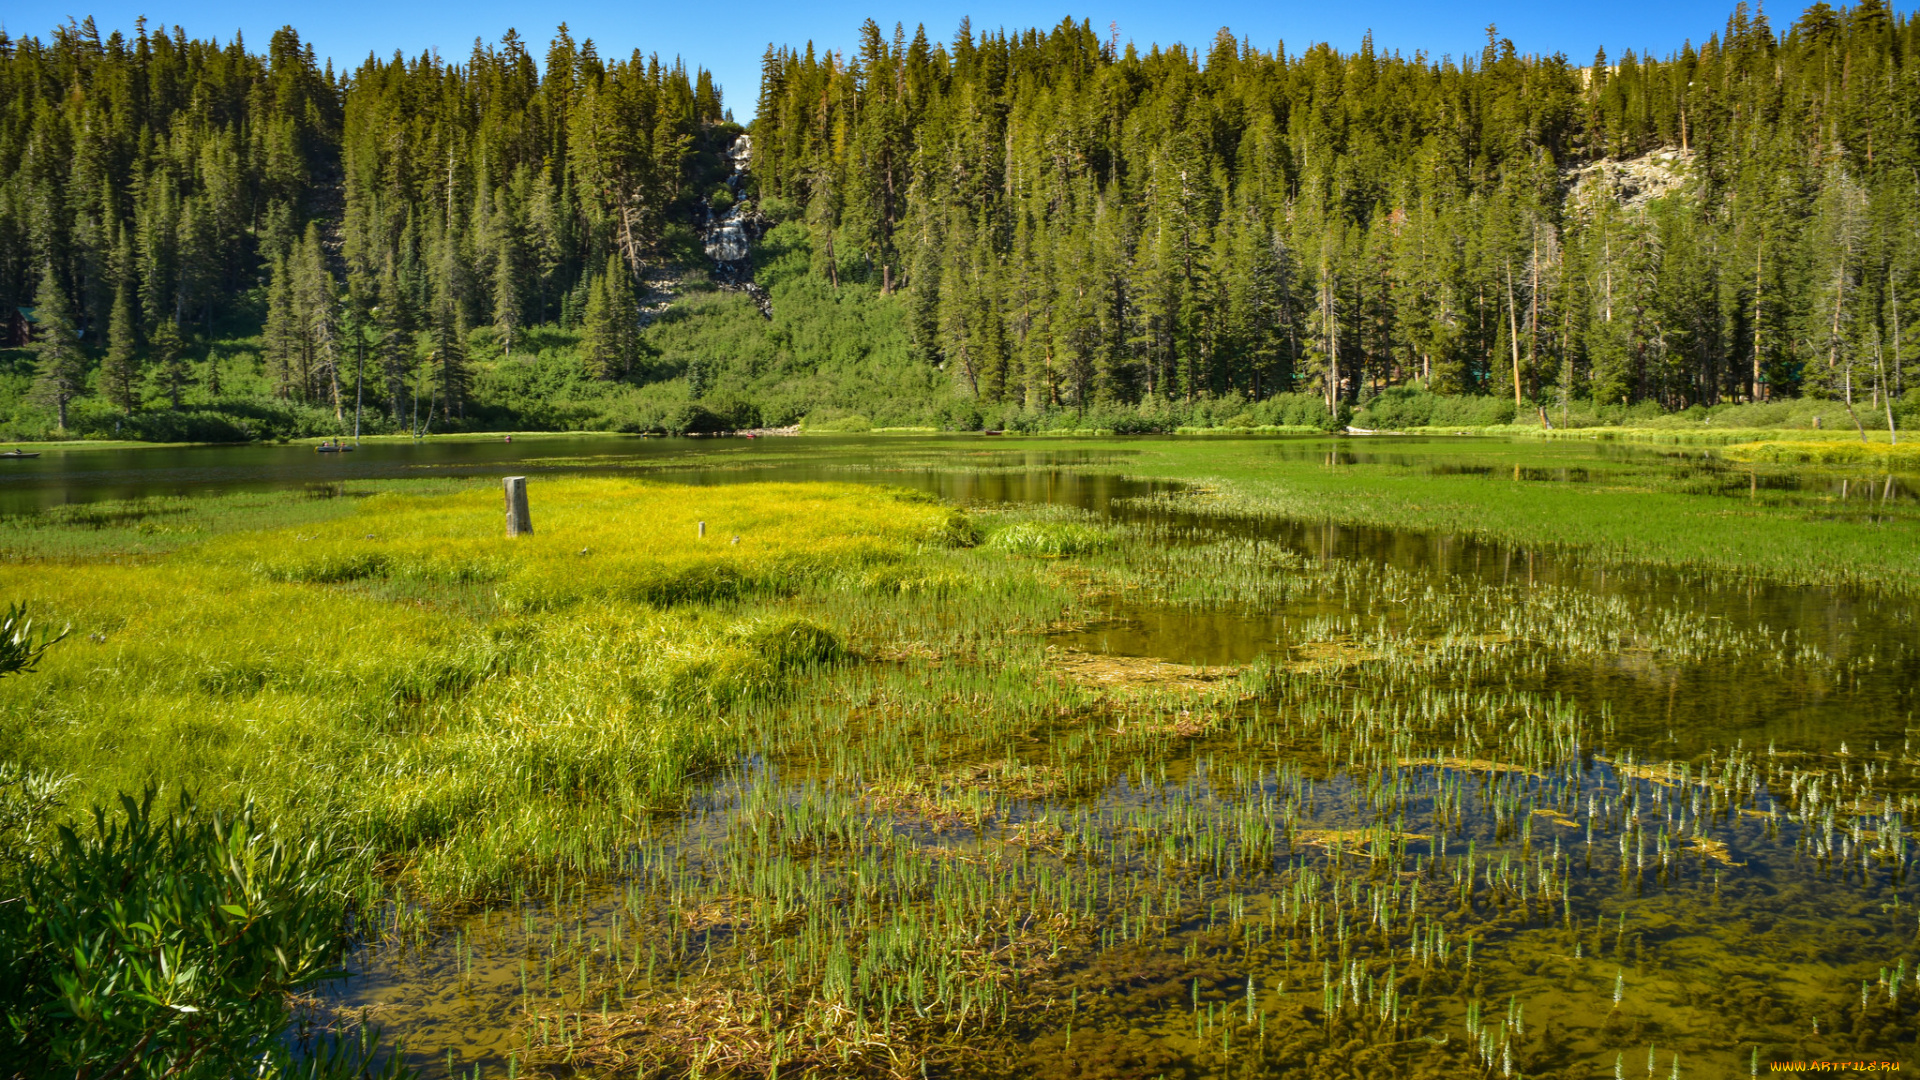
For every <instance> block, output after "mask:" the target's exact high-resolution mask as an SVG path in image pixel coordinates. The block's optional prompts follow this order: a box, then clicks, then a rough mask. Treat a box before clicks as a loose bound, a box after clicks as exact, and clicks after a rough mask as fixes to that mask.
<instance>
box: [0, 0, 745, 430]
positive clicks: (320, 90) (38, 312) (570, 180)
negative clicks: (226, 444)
mask: <svg viewBox="0 0 1920 1080" xmlns="http://www.w3.org/2000/svg"><path fill="white" fill-rule="evenodd" d="M544 71H545V74H544V76H543V75H542V72H541V69H540V66H537V65H536V64H535V63H534V60H533V58H532V57H531V56H530V55H529V54H528V52H527V49H526V47H525V45H524V44H523V43H522V41H521V40H520V38H519V37H518V36H517V35H516V34H515V33H513V32H511V31H509V32H508V33H507V35H506V36H505V37H504V38H503V40H502V41H501V42H500V43H499V44H498V45H497V46H492V47H488V46H482V45H481V44H480V43H478V42H476V43H475V46H474V50H473V53H472V55H471V56H470V57H469V58H468V59H467V61H466V62H465V63H464V64H455V63H450V62H447V61H445V60H443V59H441V58H440V57H438V56H437V55H433V54H428V55H422V56H418V57H414V58H410V59H409V58H406V57H403V56H400V55H398V54H396V55H395V56H394V57H393V58H391V59H389V60H380V59H377V58H374V57H369V58H368V59H367V61H366V62H365V63H363V64H362V65H361V66H360V67H359V68H358V69H357V70H355V71H353V72H351V73H344V72H343V73H339V74H336V73H335V72H334V71H333V68H332V64H331V63H330V62H329V63H328V64H327V65H326V66H325V67H322V66H320V65H319V63H318V61H317V60H316V57H315V55H314V53H313V50H312V48H311V46H307V45H303V44H302V43H301V42H300V40H299V37H298V36H297V34H296V33H295V32H294V30H292V29H291V28H287V29H283V30H281V31H279V32H277V33H276V34H274V35H273V39H272V41H271V43H270V45H269V47H268V51H267V53H266V54H265V55H259V54H255V53H250V52H248V51H247V49H246V47H245V45H244V44H243V42H242V41H241V40H240V39H238V38H235V39H234V40H233V41H232V42H230V43H228V44H226V45H221V44H219V43H218V42H215V41H205V40H196V39H190V38H188V37H187V36H186V34H185V33H184V32H183V31H181V30H180V29H179V28H175V29H174V30H173V31H172V32H171V33H170V34H169V33H166V32H163V31H160V30H153V31H151V32H149V31H148V29H147V28H146V26H145V24H144V22H142V23H141V24H140V25H139V26H138V27H137V28H136V29H135V31H134V32H133V34H132V35H131V36H123V35H122V34H120V33H117V32H116V33H113V34H111V35H109V36H107V37H106V38H105V39H104V40H103V39H102V37H101V35H100V33H99V31H98V29H97V28H96V27H95V25H94V24H93V22H92V20H91V19H89V20H86V21H84V22H79V23H70V24H69V25H67V26H65V27H61V28H59V29H56V30H55V31H54V32H53V34H52V35H51V40H49V41H45V42H43V41H41V40H39V39H37V38H31V37H29V38H25V39H20V40H13V39H9V38H7V37H6V35H5V34H4V33H0V313H4V314H5V315H6V316H7V319H6V323H5V325H4V328H3V329H4V331H5V332H7V333H6V336H15V337H17V336H21V330H22V329H23V322H24V321H23V320H21V319H17V318H15V317H14V316H15V312H16V309H27V310H28V312H30V316H29V318H30V320H31V323H30V328H29V329H30V332H31V335H32V337H33V340H34V351H35V354H36V365H35V366H36V370H35V373H34V391H35V393H36V395H37V396H38V397H39V398H40V400H41V401H42V402H43V403H44V404H46V405H47V406H48V407H49V408H51V409H53V410H56V412H57V416H58V424H59V426H60V427H62V428H64V427H66V426H67V420H68V415H67V410H68V406H69V403H70V402H73V401H74V399H76V398H78V397H81V396H83V395H87V394H89V393H92V394H94V395H96V396H97V399H98V400H99V401H100V402H102V403H105V404H109V405H111V406H112V407H113V408H114V409H116V410H118V411H119V412H121V413H123V414H132V413H135V412H136V411H138V410H139V409H141V408H142V407H143V406H152V405H156V404H158V405H170V406H172V407H174V408H179V407H180V406H181V404H182V401H183V395H187V394H189V392H190V393H191V395H192V396H193V397H194V398H195V399H197V400H200V401H218V400H219V399H221V398H222V396H223V394H227V393H229V392H230V388H223V387H222V385H221V380H222V377H223V371H224V372H226V375H227V378H229V379H231V378H232V377H233V373H232V370H231V368H232V365H230V364H229V365H223V364H222V363H221V362H220V358H219V357H218V356H216V355H215V351H216V350H215V348H214V345H215V342H216V341H218V340H220V338H221V333H222V331H223V329H230V328H231V327H230V324H234V323H237V324H239V326H240V327H241V328H242V329H244V328H246V327H248V326H252V327H258V326H260V325H261V324H262V322H264V332H263V333H262V334H261V337H260V342H259V349H258V353H259V355H257V356H256V357H254V359H255V360H256V361H257V362H258V363H257V364H256V365H255V366H256V367H258V368H259V369H260V370H258V371H257V372H256V374H259V375H264V376H265V378H266V387H265V390H266V391H267V392H269V393H271V394H272V395H274V396H275V397H278V398H280V399H283V400H284V401H285V402H287V403H289V404H290V405H296V406H306V407H308V408H309V409H317V410H323V411H324V412H327V413H331V414H332V415H333V416H334V417H335V418H336V419H341V418H343V417H344V416H345V414H346V413H348V412H350V411H351V409H352V405H353V403H354V401H355V399H356V397H358V398H362V399H364V400H365V402H366V404H367V405H369V406H372V407H375V408H377V409H378V410H380V411H381V412H384V413H385V414H386V415H387V416H388V417H390V418H397V417H399V416H401V415H403V414H405V415H407V417H408V423H415V422H417V421H418V420H419V418H420V417H421V416H423V415H425V416H429V417H430V416H432V415H434V414H435V412H436V411H437V412H438V414H439V415H440V416H442V417H448V416H451V417H456V418H457V417H458V416H459V415H460V414H461V413H462V412H463V410H464V408H465V406H466V401H467V394H468V389H469V384H470V378H471V371H470V366H469V364H468V358H467V355H466V353H467V343H468V341H469V339H470V337H471V336H472V334H471V331H473V330H474V329H475V328H490V329H491V330H492V331H493V334H492V336H491V338H490V339H489V340H491V341H497V342H498V343H499V345H500V347H501V348H502V349H503V350H504V351H505V352H507V353H509V354H511V352H512V350H513V349H514V347H515V345H516V343H517V342H518V340H519V339H520V337H521V336H522V335H523V334H524V331H525V329H526V328H528V327H532V326H537V325H539V324H542V323H549V322H554V321H560V322H562V323H563V324H571V323H575V322H581V321H585V320H586V319H587V317H588V316H589V315H592V316H593V318H594V319H595V320H597V325H595V326H592V327H584V329H586V330H589V331H591V333H592V334H593V335H596V336H595V338H594V340H595V341H596V342H597V346H596V349H595V356H594V359H595V362H596V363H597V365H598V370H597V371H596V372H595V374H598V375H601V376H606V377H612V376H617V375H620V374H623V373H626V372H628V371H630V370H631V369H632V367H633V365H634V364H635V362H636V360H637V358H638V353H639V344H638V336H637V325H636V319H635V312H636V305H635V301H634V296H635V283H636V280H637V279H638V277H639V275H641V274H642V272H643V271H644V269H645V268H646V267H647V266H648V265H649V264H650V263H657V262H659V261H661V260H663V259H666V258H669V257H671V256H672V255H673V253H674V252H673V249H674V244H675V241H676V240H680V241H682V245H681V246H682V247H684V246H685V242H686V241H690V240H691V239H692V237H691V233H690V232H688V231H687V229H686V227H685V226H684V224H683V225H681V226H680V227H679V231H680V233H681V234H684V235H682V236H676V235H675V228H674V222H675V221H684V220H685V219H686V217H687V214H686V212H685V211H686V209H687V207H686V204H687V203H688V201H689V200H693V199H696V198H697V195H698V194H699V192H698V191H697V190H696V189H697V187H698V185H699V184H700V183H701V182H702V181H703V179H706V178H707V174H708V173H710V172H712V171H713V170H715V169H717V168H719V167H720V166H719V164H718V161H717V156H716V154H715V153H713V152H712V151H713V149H714V148H715V147H719V146H724V145H726V144H728V143H730V142H731V140H732V137H733V134H735V133H737V132H738V130H739V129H738V128H737V127H736V126H734V125H732V124H731V121H730V119H728V118H727V117H726V115H725V114H724V112H723V109H722V105H721V101H720V96H719V94H718V92H717V91H716V89H715V88H714V85H713V81H712V78H711V77H710V75H709V74H708V73H707V72H705V71H699V72H697V73H694V74H690V73H689V72H688V71H687V69H686V68H685V67H684V66H683V65H682V64H680V63H679V62H677V61H676V62H674V63H673V64H671V65H663V64H662V63H661V62H660V61H659V59H658V58H657V57H643V56H642V55H641V54H640V53H639V52H638V51H636V52H634V53H633V54H632V55H631V56H630V57H628V58H627V59H625V60H617V61H611V62H610V61H607V60H603V59H602V58H601V57H600V56H599V55H598V54H597V52H596V50H595V48H594V45H593V43H592V42H591V41H586V42H582V43H578V44H576V43H575V42H574V40H573V39H572V37H571V36H570V35H569V34H568V33H567V30H566V27H565V26H564V25H562V26H561V28H560V30H559V33H558V34H557V36H556V37H555V38H554V40H553V42H552V43H551V45H550V47H549V48H548V50H547V53H546V57H545V62H544ZM4 344H7V342H5V341H3V340H0V345H4ZM196 353H197V354H199V355H194V354H196Z"/></svg>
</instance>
